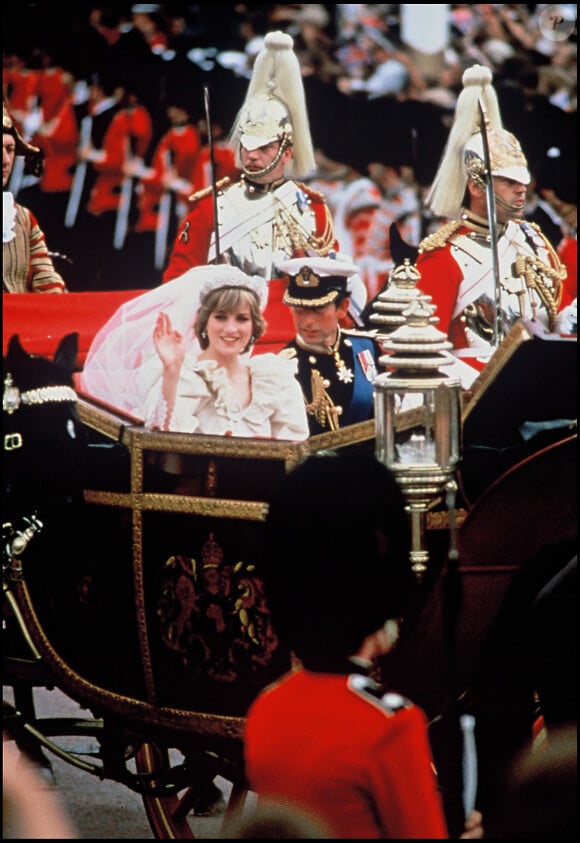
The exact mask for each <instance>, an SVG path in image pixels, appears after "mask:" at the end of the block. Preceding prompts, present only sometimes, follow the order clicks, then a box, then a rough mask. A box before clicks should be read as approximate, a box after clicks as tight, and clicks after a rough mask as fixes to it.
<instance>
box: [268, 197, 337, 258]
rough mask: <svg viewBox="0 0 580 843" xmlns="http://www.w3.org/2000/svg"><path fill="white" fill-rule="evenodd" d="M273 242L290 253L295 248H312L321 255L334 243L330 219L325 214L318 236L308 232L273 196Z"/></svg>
mask: <svg viewBox="0 0 580 843" xmlns="http://www.w3.org/2000/svg"><path fill="white" fill-rule="evenodd" d="M274 243H276V244H277V245H278V244H280V243H281V244H283V247H284V248H285V250H286V251H288V252H290V253H292V252H293V251H294V250H295V249H314V251H315V252H317V254H319V255H322V254H324V253H326V252H328V251H330V249H331V248H332V246H333V244H334V227H333V224H332V220H331V219H330V218H329V215H328V214H327V215H326V224H325V228H324V231H323V232H322V234H321V235H320V236H318V235H316V234H308V232H307V231H306V230H305V229H304V227H303V226H301V225H300V223H299V222H298V220H297V219H296V218H295V217H294V216H293V215H292V213H291V212H290V211H289V210H288V209H287V207H286V205H284V203H283V202H281V201H280V200H279V199H278V198H277V197H276V196H274ZM278 247H279V245H278Z"/></svg>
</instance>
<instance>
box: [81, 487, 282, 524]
mask: <svg viewBox="0 0 580 843" xmlns="http://www.w3.org/2000/svg"><path fill="white" fill-rule="evenodd" d="M84 499H85V501H86V503H90V504H93V505H97V506H113V507H117V508H119V509H134V510H135V511H147V512H178V513H185V514H192V515H203V516H207V517H213V518H237V519H240V520H243V521H264V520H265V518H266V514H267V512H268V504H267V503H265V502H261V501H241V500H239V499H237V498H213V497H212V498H202V497H196V496H193V495H191V496H188V495H175V494H165V493H161V492H138V493H136V494H123V493H117V492H101V491H99V490H97V489H85V492H84Z"/></svg>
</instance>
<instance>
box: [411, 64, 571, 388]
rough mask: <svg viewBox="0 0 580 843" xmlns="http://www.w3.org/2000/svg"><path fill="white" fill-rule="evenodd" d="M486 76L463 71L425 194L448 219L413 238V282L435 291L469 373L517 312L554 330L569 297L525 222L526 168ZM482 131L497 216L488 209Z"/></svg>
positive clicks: (549, 254)
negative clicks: (416, 273)
mask: <svg viewBox="0 0 580 843" xmlns="http://www.w3.org/2000/svg"><path fill="white" fill-rule="evenodd" d="M491 79H492V77H491V72H490V71H489V70H488V69H487V68H484V67H481V66H477V65H476V66H474V67H471V68H469V69H468V70H466V71H465V73H464V75H463V85H464V87H463V90H462V92H461V94H460V96H459V99H458V103H457V109H456V114H455V119H454V124H453V127H452V129H451V132H450V136H449V141H448V144H447V147H446V149H445V151H444V153H443V157H442V160H441V163H440V166H439V169H438V171H437V174H436V176H435V180H434V182H433V185H432V187H431V191H430V193H429V195H428V197H427V205H428V207H429V208H430V209H431V211H432V212H433V213H434V214H435V215H436V216H439V217H443V218H447V220H448V221H447V222H446V224H444V225H443V227H442V228H441V229H440V230H439V231H436V232H435V233H434V234H431V235H429V236H428V237H426V238H425V239H424V240H423V241H422V242H421V243H420V245H419V255H418V257H417V260H416V266H417V269H418V270H419V272H420V273H421V279H420V281H419V282H418V287H419V288H420V289H421V290H422V291H423V292H424V293H426V294H428V295H430V296H431V297H432V301H433V304H435V305H436V308H437V309H436V315H437V316H438V317H439V325H438V327H439V328H440V330H442V331H445V332H446V333H447V335H448V337H449V340H450V341H451V342H452V344H453V352H454V354H455V355H456V356H457V357H459V358H461V359H462V360H463V361H464V362H466V363H468V364H469V365H471V366H472V367H473V368H474V370H475V372H477V371H480V370H481V369H483V367H484V366H485V364H486V363H487V362H488V360H489V358H490V356H491V355H492V354H493V352H494V350H495V348H497V345H498V342H499V341H501V339H502V338H503V337H504V336H505V335H506V333H507V332H508V331H509V329H510V328H511V327H512V326H513V324H514V323H515V322H516V321H517V320H518V319H525V320H533V321H535V322H537V323H540V324H541V325H543V326H544V329H545V330H546V331H548V332H550V333H554V332H556V333H557V332H558V331H559V316H560V313H561V311H562V310H563V308H564V307H565V306H567V305H569V304H570V302H571V299H572V296H571V295H570V293H569V292H568V291H567V290H566V286H565V279H566V274H567V273H566V269H565V267H564V266H563V265H562V263H561V261H560V260H559V258H558V255H557V254H556V252H555V250H554V248H553V247H552V246H551V244H550V242H549V240H548V239H547V238H546V237H545V235H544V234H543V233H542V231H541V230H540V228H539V227H538V226H537V225H535V224H533V223H527V222H525V221H524V220H523V219H522V216H523V212H524V204H525V198H526V186H527V185H528V184H529V182H530V173H529V170H528V166H527V161H526V158H525V156H524V153H523V151H522V148H521V146H520V143H519V141H518V140H517V138H516V137H515V136H514V135H513V134H511V133H510V132H507V131H505V130H504V129H503V128H502V124H501V117H500V114H499V105H498V102H497V97H496V94H495V91H494V89H493V86H492V84H491ZM480 103H481V105H482V106H485V114H486V123H487V127H486V130H485V135H486V137H484V136H483V135H482V131H481V118H480ZM486 138H487V142H488V149H489V156H490V164H491V175H492V190H493V197H494V201H492V203H491V204H493V205H495V214H490V211H489V208H488V189H489V186H488V184H487V170H486V163H485V157H486V156H485V152H484V150H485V147H484V142H485V140H486ZM462 203H463V204H462ZM492 217H495V218H494V219H493V223H494V225H495V231H496V238H495V239H496V244H497V249H494V246H493V243H492V239H494V238H492V237H491V236H490V218H492ZM494 251H495V254H494ZM496 278H497V280H496Z"/></svg>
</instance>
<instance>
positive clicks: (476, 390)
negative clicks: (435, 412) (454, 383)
mask: <svg viewBox="0 0 580 843" xmlns="http://www.w3.org/2000/svg"><path fill="white" fill-rule="evenodd" d="M530 339H532V334H531V333H530V331H529V329H528V328H527V327H526V325H525V324H524V323H523V322H522V321H521V320H518V321H517V322H516V323H515V324H514V325H513V327H512V328H511V329H510V331H509V332H508V334H507V335H506V336H505V338H504V339H503V340H502V342H501V343H500V345H499V346H498V348H497V350H496V351H495V352H494V354H493V355H492V357H491V358H490V359H489V362H488V363H487V365H486V366H485V368H484V369H482V371H481V372H480V373H479V375H478V376H477V378H476V379H475V380H474V382H473V383H472V385H471V389H470V390H469V391H468V393H467V394H466V395H465V396H464V400H463V412H462V416H461V424H462V425H463V424H464V423H465V421H466V419H467V418H468V417H469V414H470V413H471V411H472V410H473V409H474V407H475V406H476V405H477V403H478V401H479V399H480V398H481V396H482V395H483V394H484V393H485V390H486V389H487V387H488V386H489V385H490V384H491V383H492V382H493V381H494V380H495V378H496V377H497V375H498V373H499V372H500V371H501V370H502V369H503V367H504V366H505V365H506V364H507V363H508V362H509V361H510V359H511V358H512V357H513V355H514V354H515V352H516V351H517V350H518V348H519V347H520V345H521V344H522V343H524V342H526V341H527V340H530Z"/></svg>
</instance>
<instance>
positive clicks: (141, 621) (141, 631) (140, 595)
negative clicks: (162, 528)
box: [132, 508, 157, 705]
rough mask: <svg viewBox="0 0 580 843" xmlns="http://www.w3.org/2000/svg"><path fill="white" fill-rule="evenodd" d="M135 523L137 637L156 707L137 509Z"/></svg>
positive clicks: (150, 697) (140, 522) (147, 685)
mask: <svg viewBox="0 0 580 843" xmlns="http://www.w3.org/2000/svg"><path fill="white" fill-rule="evenodd" d="M132 521H133V533H132V536H133V585H134V589H135V613H136V621H137V637H138V641H139V651H140V653H141V667H142V668H143V677H144V680H145V689H146V693H147V697H148V702H150V703H151V704H152V705H155V703H156V702H157V692H156V689H155V679H154V677H153V662H152V660H151V650H150V647H149V631H148V628H147V614H146V611H145V584H144V582H143V514H142V513H141V512H140V511H139V510H138V509H137V508H135V509H134V510H133V515H132Z"/></svg>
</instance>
